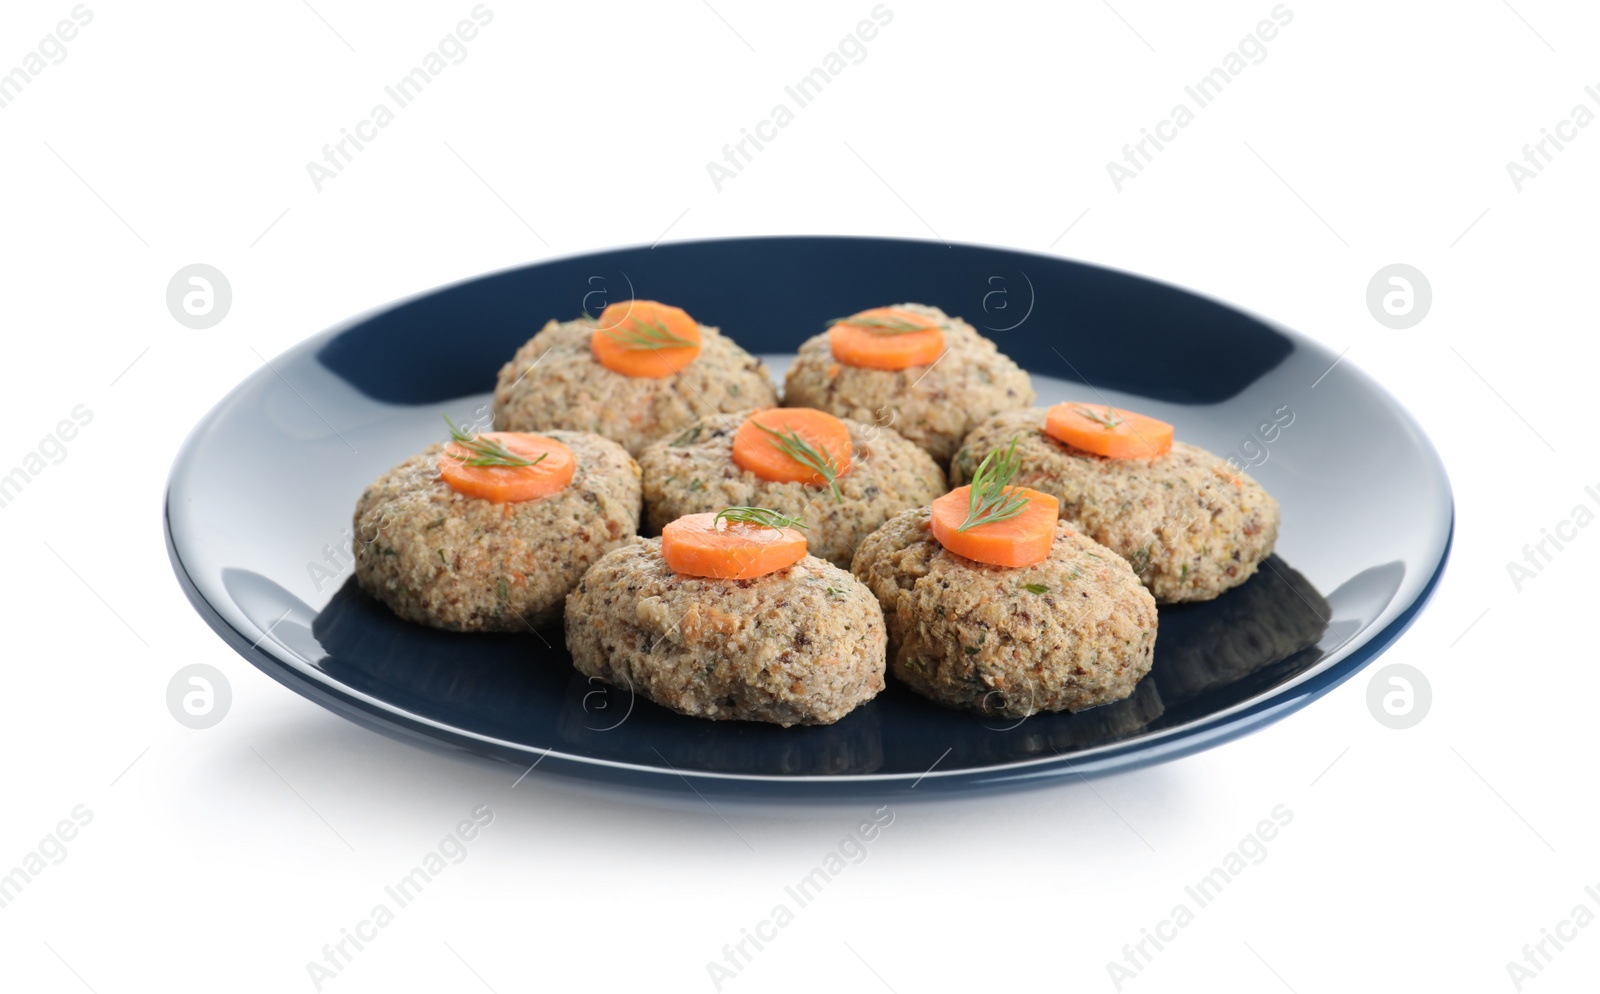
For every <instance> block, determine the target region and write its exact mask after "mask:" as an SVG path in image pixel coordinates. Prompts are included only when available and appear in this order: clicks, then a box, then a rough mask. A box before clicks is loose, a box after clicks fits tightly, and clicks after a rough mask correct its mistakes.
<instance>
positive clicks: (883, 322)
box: [828, 316, 933, 335]
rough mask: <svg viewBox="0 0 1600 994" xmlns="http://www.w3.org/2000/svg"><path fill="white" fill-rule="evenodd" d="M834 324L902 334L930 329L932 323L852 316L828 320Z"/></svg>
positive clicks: (875, 332)
mask: <svg viewBox="0 0 1600 994" xmlns="http://www.w3.org/2000/svg"><path fill="white" fill-rule="evenodd" d="M836 324H847V325H850V326H851V327H854V328H865V329H867V330H868V331H870V332H873V333H874V334H878V335H904V334H908V333H910V332H913V331H931V330H932V329H933V325H925V324H917V323H915V322H912V321H902V320H900V319H899V318H886V317H870V318H864V317H859V316H857V317H853V318H834V319H833V320H832V321H829V322H828V327H830V328H832V327H833V326H834V325H836Z"/></svg>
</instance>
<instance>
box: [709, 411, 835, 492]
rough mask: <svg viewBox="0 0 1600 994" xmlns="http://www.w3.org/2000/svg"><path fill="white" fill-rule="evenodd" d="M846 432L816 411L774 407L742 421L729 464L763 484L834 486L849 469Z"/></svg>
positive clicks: (827, 415) (735, 437)
mask: <svg viewBox="0 0 1600 994" xmlns="http://www.w3.org/2000/svg"><path fill="white" fill-rule="evenodd" d="M851 454H852V450H851V445H850V429H849V428H847V427H845V423H844V422H843V421H840V420H839V419H838V418H836V417H834V416H833V415H831V414H829V413H828V412H827V411H819V410H817V409H816V408H814V407H774V408H769V409H768V410H765V411H757V412H756V413H754V414H752V415H750V416H749V417H748V418H746V419H745V422H744V424H742V425H740V426H739V430H738V431H737V432H735V433H734V436H733V461H734V463H735V464H736V465H737V466H738V467H739V468H740V469H747V470H749V471H750V472H752V473H754V474H755V475H757V476H759V477H761V479H763V480H771V481H773V482H774V483H809V484H811V485H813V486H827V487H832V488H833V491H834V496H836V497H837V496H838V495H839V490H838V486H837V485H836V484H835V483H834V480H835V479H836V478H837V477H841V476H843V475H845V473H847V472H849V471H850V456H851Z"/></svg>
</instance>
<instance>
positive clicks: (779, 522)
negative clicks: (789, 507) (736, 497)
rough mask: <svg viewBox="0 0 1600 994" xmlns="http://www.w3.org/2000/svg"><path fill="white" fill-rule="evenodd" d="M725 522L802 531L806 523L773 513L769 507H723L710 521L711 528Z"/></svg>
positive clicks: (779, 512)
mask: <svg viewBox="0 0 1600 994" xmlns="http://www.w3.org/2000/svg"><path fill="white" fill-rule="evenodd" d="M719 521H726V522H728V523H729V524H743V525H761V526H762V527H764V528H800V529H804V528H805V527H806V523H805V522H804V521H801V520H800V519H799V518H791V517H790V516H789V515H787V514H784V513H783V512H781V511H774V510H773V509H772V508H770V507H745V506H743V505H740V506H738V507H725V508H723V509H722V510H720V511H718V512H717V516H716V517H714V518H712V519H711V527H712V528H716V527H717V522H719Z"/></svg>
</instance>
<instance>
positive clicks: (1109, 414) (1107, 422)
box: [1072, 404, 1126, 431]
mask: <svg viewBox="0 0 1600 994" xmlns="http://www.w3.org/2000/svg"><path fill="white" fill-rule="evenodd" d="M1072 409H1073V410H1074V411H1077V412H1078V413H1079V414H1081V415H1083V416H1084V417H1086V418H1088V419H1089V420H1090V421H1093V422H1094V423H1095V424H1097V425H1099V426H1100V427H1102V428H1104V429H1105V430H1106V431H1111V430H1112V429H1114V428H1116V426H1117V425H1120V424H1125V423H1126V422H1125V421H1124V420H1123V419H1122V417H1121V416H1119V415H1118V414H1117V412H1116V411H1114V410H1112V409H1111V405H1110V404H1107V405H1106V413H1105V416H1104V417H1101V416H1100V415H1098V414H1096V413H1094V412H1093V411H1091V410H1089V409H1088V408H1087V407H1084V406H1083V405H1082V404H1074V405H1073V406H1072Z"/></svg>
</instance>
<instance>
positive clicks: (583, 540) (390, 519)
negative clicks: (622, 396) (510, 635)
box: [354, 431, 641, 632]
mask: <svg viewBox="0 0 1600 994" xmlns="http://www.w3.org/2000/svg"><path fill="white" fill-rule="evenodd" d="M542 434H545V435H548V436H549V437H550V438H553V439H555V440H556V441H558V442H561V443H562V444H564V445H566V446H567V447H568V448H570V449H571V450H572V453H573V456H574V457H575V458H576V462H577V467H576V469H575V471H574V472H573V476H572V482H571V483H569V484H567V486H566V487H564V488H562V489H561V490H559V491H557V492H556V493H553V494H550V495H549V496H546V497H539V498H536V499H534V500H526V501H517V502H514V503H504V504H501V503H495V502H493V501H488V500H484V499H482V498H479V497H468V496H466V495H464V494H461V493H458V492H456V491H455V490H454V489H452V488H451V486H450V485H449V484H448V483H446V482H444V480H443V479H442V478H441V477H440V476H439V470H438V459H439V453H440V452H441V451H443V449H444V446H443V445H432V446H429V447H428V449H427V450H425V451H423V452H421V453H419V454H418V455H415V456H412V457H411V458H409V459H407V460H406V461H404V462H402V463H400V464H399V465H398V466H396V467H394V468H393V469H391V470H389V471H388V472H387V473H384V474H383V475H382V476H380V477H379V478H378V479H377V480H375V481H373V483H372V485H371V486H369V487H367V489H366V490H365V491H364V492H363V493H362V495H361V499H360V500H359V501H357V503H356V513H355V544H354V548H355V555H356V579H357V581H358V582H359V583H360V584H361V587H362V589H363V590H365V591H366V592H367V593H369V594H371V595H372V596H374V597H376V598H377V599H378V600H380V601H382V602H383V603H385V604H387V605H388V606H389V608H390V609H391V610H393V611H394V613H395V614H397V615H399V616H400V617H402V618H405V619H406V620H407V621H415V622H418V623H419V624H424V625H431V626H433V627H435V628H445V629H450V630H453V631H462V632H490V631H500V632H514V631H527V630H528V628H529V627H530V626H538V625H541V624H544V623H546V622H550V621H554V620H556V619H557V618H559V617H560V613H561V607H562V603H563V601H564V600H565V598H566V596H567V592H568V591H570V590H571V589H572V588H573V587H574V586H575V585H576V584H577V582H578V579H579V577H581V576H582V575H583V573H584V571H585V570H587V569H588V568H589V566H590V565H592V564H593V563H594V562H595V561H596V560H597V559H599V558H600V557H601V556H603V555H605V554H606V553H607V552H609V551H611V550H612V549H614V548H616V547H617V546H619V545H621V544H623V543H625V542H627V541H629V540H630V539H632V538H633V537H634V535H635V534H636V533H637V532H638V528H639V511H640V506H641V505H640V495H639V466H638V464H637V463H636V462H634V461H633V457H632V456H630V455H628V453H627V452H626V451H625V450H624V449H623V448H622V446H620V445H618V444H617V443H615V442H613V441H611V440H609V439H605V438H601V437H600V436H598V435H592V434H589V433H586V432H575V431H546V432H543V433H542Z"/></svg>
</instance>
